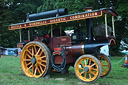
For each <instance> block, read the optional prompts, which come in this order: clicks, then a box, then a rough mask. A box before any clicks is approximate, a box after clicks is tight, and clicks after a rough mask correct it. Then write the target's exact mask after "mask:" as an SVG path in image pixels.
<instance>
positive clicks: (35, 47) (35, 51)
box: [34, 45, 37, 53]
mask: <svg viewBox="0 0 128 85" xmlns="http://www.w3.org/2000/svg"><path fill="white" fill-rule="evenodd" d="M34 50H35V53H37V49H36V45H34Z"/></svg>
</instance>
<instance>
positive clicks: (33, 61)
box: [31, 56, 37, 66]
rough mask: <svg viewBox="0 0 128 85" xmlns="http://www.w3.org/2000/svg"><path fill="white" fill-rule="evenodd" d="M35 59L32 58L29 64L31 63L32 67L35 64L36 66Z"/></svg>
mask: <svg viewBox="0 0 128 85" xmlns="http://www.w3.org/2000/svg"><path fill="white" fill-rule="evenodd" d="M36 61H37V60H36V58H35V56H33V58H32V59H31V63H32V65H33V66H34V65H35V64H36Z"/></svg>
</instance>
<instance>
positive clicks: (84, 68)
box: [75, 56, 99, 82]
mask: <svg viewBox="0 0 128 85" xmlns="http://www.w3.org/2000/svg"><path fill="white" fill-rule="evenodd" d="M98 69H99V68H98V64H97V62H96V61H95V60H94V59H92V58H90V57H88V56H87V57H82V58H80V59H79V60H78V61H77V62H76V64H75V72H76V75H77V77H78V78H79V79H80V80H82V81H84V82H91V81H94V80H95V79H96V78H97V77H98V76H99V70H98Z"/></svg>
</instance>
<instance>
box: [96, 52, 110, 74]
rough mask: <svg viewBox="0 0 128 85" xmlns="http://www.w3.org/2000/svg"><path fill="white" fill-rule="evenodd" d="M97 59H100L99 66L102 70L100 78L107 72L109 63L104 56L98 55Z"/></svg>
mask: <svg viewBox="0 0 128 85" xmlns="http://www.w3.org/2000/svg"><path fill="white" fill-rule="evenodd" d="M99 57H100V64H101V68H102V73H101V76H104V75H106V74H107V73H108V72H109V69H110V63H109V61H108V59H107V58H106V57H105V55H103V54H100V55H99Z"/></svg>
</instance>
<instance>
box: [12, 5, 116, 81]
mask: <svg viewBox="0 0 128 85" xmlns="http://www.w3.org/2000/svg"><path fill="white" fill-rule="evenodd" d="M65 14H67V9H66V8H62V9H57V10H51V11H47V12H41V13H38V14H30V15H28V17H27V20H26V22H24V23H18V24H12V25H10V26H9V30H15V29H20V43H18V44H17V47H19V48H22V53H21V66H22V69H23V72H24V73H25V74H26V75H27V76H29V77H35V78H39V77H41V76H46V75H47V74H49V73H50V72H51V71H52V70H53V69H54V70H55V71H56V72H62V73H63V72H67V70H68V69H69V67H70V66H73V67H74V70H75V74H76V76H77V77H78V78H79V79H80V80H81V81H84V82H87V83H90V82H94V81H96V80H97V79H98V78H99V77H104V76H106V75H108V74H109V72H110V71H111V61H110V59H109V57H108V56H106V55H104V54H101V53H100V48H101V47H102V46H104V45H113V44H115V41H114V37H115V30H114V16H116V17H117V15H118V14H117V13H116V12H115V11H114V10H112V9H107V8H102V9H98V10H92V8H90V7H89V8H86V11H85V12H82V13H76V14H69V15H65ZM103 14H104V15H103ZM107 14H110V15H111V16H112V28H111V29H112V31H111V33H110V34H111V35H109V33H108V25H107ZM101 16H104V17H105V24H104V25H103V28H102V27H97V28H98V29H100V30H102V29H104V34H103V35H101V36H94V35H93V20H92V19H93V18H94V19H95V18H97V17H101ZM68 23H69V24H68ZM72 23H73V24H72ZM74 23H75V24H78V23H79V24H78V25H77V26H76V25H74ZM80 23H84V24H86V25H83V26H86V27H85V28H86V32H87V35H85V33H84V32H83V31H82V29H81V26H80ZM54 24H55V25H57V26H58V27H60V29H56V28H55V29H54V27H55V26H54ZM65 24H67V25H70V24H72V25H73V26H74V27H76V28H75V29H73V30H74V32H73V33H72V34H71V35H70V36H69V35H66V33H65V32H64V30H63V29H64V28H63V26H64V27H65ZM47 25H48V26H49V27H50V29H49V30H50V33H49V34H48V35H46V36H45V37H36V39H33V40H31V39H32V38H31V37H30V35H31V32H30V31H31V30H32V29H33V28H31V27H37V26H46V27H48V26H47ZM24 28H25V29H27V28H28V30H27V33H28V40H27V41H23V40H22V36H21V34H22V32H21V31H22V30H23V29H24ZM25 29H24V30H25ZM42 29H43V28H42ZM25 37H26V36H25Z"/></svg>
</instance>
